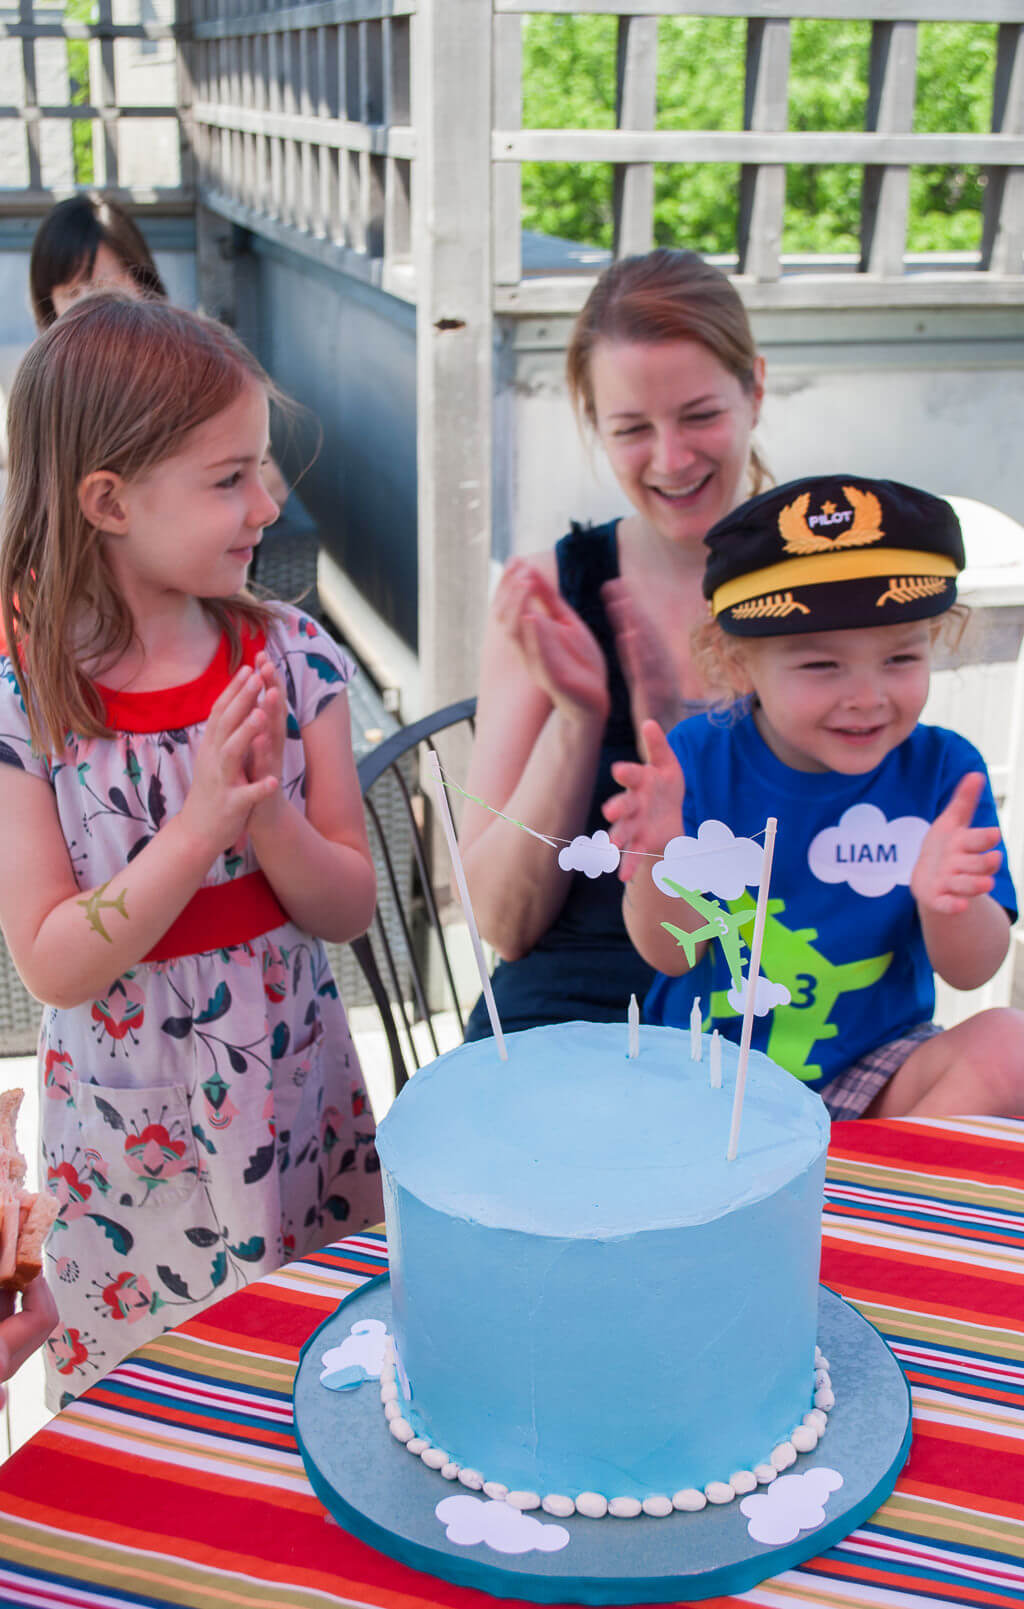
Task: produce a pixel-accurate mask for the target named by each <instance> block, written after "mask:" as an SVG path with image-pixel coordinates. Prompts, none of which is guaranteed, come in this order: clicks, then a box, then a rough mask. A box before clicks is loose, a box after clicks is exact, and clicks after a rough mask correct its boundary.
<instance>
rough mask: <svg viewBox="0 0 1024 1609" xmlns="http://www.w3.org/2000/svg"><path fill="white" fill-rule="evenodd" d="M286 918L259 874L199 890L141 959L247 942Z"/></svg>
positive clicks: (172, 958) (160, 958)
mask: <svg viewBox="0 0 1024 1609" xmlns="http://www.w3.org/2000/svg"><path fill="white" fill-rule="evenodd" d="M288 920H289V917H288V913H287V912H286V910H285V908H284V906H283V905H282V904H281V901H280V900H279V899H278V897H277V895H276V894H275V893H274V890H273V889H272V888H271V886H270V884H269V882H268V881H267V878H266V875H265V873H263V872H249V873H248V874H247V875H246V876H245V877H239V878H236V879H235V881H234V882H231V883H215V884H213V885H212V886H211V887H209V888H200V889H198V890H197V892H196V893H195V894H193V895H192V898H191V899H190V900H189V902H188V904H187V905H186V906H185V909H184V910H183V911H182V912H181V914H180V916H177V917H176V918H175V919H174V921H173V922H172V923H171V925H170V927H169V928H168V929H167V932H166V933H165V934H164V935H163V938H160V939H158V940H157V942H156V943H155V944H154V946H153V948H152V949H151V950H150V951H149V953H148V954H147V955H144V956H143V957H142V959H143V961H177V960H179V959H180V958H181V956H183V955H202V954H203V952H204V951H206V950H226V949H228V948H229V947H230V946H231V945H233V944H249V943H251V942H252V940H253V939H258V938H261V937H262V935H263V934H264V933H270V932H272V931H273V929H274V928H275V927H280V926H281V924H282V923H283V922H287V921H288Z"/></svg>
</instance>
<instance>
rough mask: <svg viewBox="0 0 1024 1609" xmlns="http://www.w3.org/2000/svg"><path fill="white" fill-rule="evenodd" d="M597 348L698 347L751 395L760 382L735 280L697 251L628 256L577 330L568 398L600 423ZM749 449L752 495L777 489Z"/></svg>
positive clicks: (594, 295)
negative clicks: (605, 344)
mask: <svg viewBox="0 0 1024 1609" xmlns="http://www.w3.org/2000/svg"><path fill="white" fill-rule="evenodd" d="M599 341H641V342H658V341H699V342H700V344H701V346H706V347H707V349H708V351H709V352H710V353H712V355H713V356H714V357H716V358H717V359H718V361H719V363H721V365H722V367H723V368H724V369H727V370H728V371H729V373H730V374H732V375H735V377H736V379H737V380H738V381H739V383H740V385H741V386H742V387H743V389H744V390H745V391H747V392H749V391H752V390H753V388H754V383H755V365H756V361H757V347H756V345H755V344H754V336H753V332H752V331H751V328H750V321H749V319H748V318H747V310H746V308H745V307H744V306H743V303H742V301H741V300H740V297H739V292H738V291H737V290H736V287H735V285H733V283H732V281H731V280H730V279H729V278H728V277H727V276H726V275H725V274H723V273H722V271H721V269H719V268H716V267H715V265H714V264H713V263H708V262H705V261H704V258H703V257H701V256H699V255H698V253H697V252H695V251H670V250H669V249H668V248H667V247H663V246H662V247H659V248H658V249H657V251H649V252H646V253H645V254H644V255H643V256H642V257H623V258H621V259H620V261H619V262H617V263H612V265H611V267H609V268H606V269H605V271H604V273H603V274H602V275H601V276H600V278H599V279H598V280H597V282H596V284H595V285H594V288H593V290H592V291H591V292H590V295H589V296H588V297H587V300H586V302H585V303H584V306H583V309H582V311H581V312H580V314H579V317H578V318H577V320H576V323H575V324H574V326H573V331H572V336H571V338H570V341H569V350H568V353H567V354H566V370H567V378H568V383H569V396H570V398H571V400H572V404H573V407H574V408H575V409H576V414H577V417H578V418H579V419H580V420H581V422H583V423H585V424H588V425H589V426H590V427H591V428H592V429H593V428H594V427H595V426H596V424H597V417H596V413H595V409H594V387H593V380H592V378H591V359H592V357H593V353H594V348H595V346H596V345H597V344H598V342H599ZM771 479H772V477H771V475H770V473H769V471H768V469H767V468H766V466H765V464H764V461H763V460H762V458H761V457H760V455H759V453H758V451H757V449H756V448H755V447H751V449H750V493H749V495H750V496H754V495H756V493H757V492H760V491H762V490H763V489H764V487H765V486H767V485H769V484H770V483H771Z"/></svg>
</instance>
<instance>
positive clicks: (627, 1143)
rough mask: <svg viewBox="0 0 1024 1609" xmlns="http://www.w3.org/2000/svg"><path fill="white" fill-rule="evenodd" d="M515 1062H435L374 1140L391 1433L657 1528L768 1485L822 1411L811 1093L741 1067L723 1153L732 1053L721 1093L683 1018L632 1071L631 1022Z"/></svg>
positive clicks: (540, 1036) (564, 1499)
mask: <svg viewBox="0 0 1024 1609" xmlns="http://www.w3.org/2000/svg"><path fill="white" fill-rule="evenodd" d="M507 1046H508V1060H507V1061H504V1062H503V1061H501V1060H500V1059H499V1056H498V1054H497V1050H496V1048H495V1046H494V1043H493V1041H490V1040H486V1041H481V1042H479V1043H475V1044H469V1045H463V1046H460V1047H459V1048H458V1049H457V1050H454V1051H452V1052H451V1053H450V1054H448V1055H446V1056H442V1057H441V1058H440V1059H439V1060H438V1061H436V1062H435V1063H433V1065H432V1066H430V1067H427V1068H424V1069H423V1070H422V1071H420V1072H418V1073H417V1074H416V1075H415V1077H414V1078H413V1079H412V1080H411V1082H410V1083H409V1084H408V1085H407V1086H406V1088H405V1089H404V1090H403V1091H402V1093H401V1095H400V1096H399V1098H398V1099H397V1101H396V1102H395V1104H394V1105H393V1107H392V1109H391V1111H390V1112H389V1113H388V1115H387V1117H386V1118H385V1120H384V1122H383V1123H382V1124H381V1126H380V1129H379V1130H378V1135H377V1148H378V1151H379V1153H380V1158H381V1163H382V1166H383V1171H384V1188H385V1205H386V1211H387V1229H388V1244H389V1250H390V1264H391V1292H392V1323H391V1325H390V1329H391V1331H392V1334H393V1339H394V1349H395V1364H396V1370H395V1379H396V1382H397V1385H396V1388H394V1390H393V1394H394V1396H395V1398H396V1400H395V1402H393V1403H392V1404H390V1405H389V1406H388V1417H389V1419H391V1420H392V1429H393V1430H394V1429H395V1425H394V1421H395V1420H396V1418H397V1419H398V1421H399V1423H400V1425H401V1426H402V1427H404V1428H403V1429H402V1431H401V1435H403V1436H406V1439H407V1440H409V1442H410V1450H413V1451H415V1450H419V1449H420V1448H422V1449H424V1451H423V1452H422V1456H423V1457H424V1459H425V1461H427V1462H431V1463H433V1466H434V1467H435V1468H439V1469H440V1468H442V1465H443V1466H444V1472H445V1473H448V1474H449V1476H451V1472H452V1471H456V1472H461V1473H459V1478H460V1479H461V1478H462V1476H463V1474H465V1475H466V1477H467V1478H466V1480H465V1482H464V1484H467V1485H470V1486H477V1485H479V1484H484V1486H485V1490H488V1489H490V1490H491V1491H492V1494H493V1495H505V1493H506V1492H507V1493H509V1494H510V1496H509V1500H510V1501H511V1500H512V1499H513V1498H515V1499H517V1500H518V1499H519V1498H520V1497H521V1498H522V1499H523V1501H522V1503H521V1505H520V1506H523V1507H528V1506H535V1504H534V1502H533V1499H534V1498H536V1499H537V1500H538V1501H540V1499H542V1498H543V1499H545V1501H544V1506H545V1508H548V1509H549V1511H550V1512H553V1513H557V1512H559V1511H560V1510H559V1507H558V1505H559V1504H562V1505H563V1511H565V1510H564V1505H566V1504H568V1506H569V1509H571V1508H572V1506H573V1505H574V1504H576V1506H577V1507H578V1508H579V1509H580V1511H581V1512H584V1513H586V1512H590V1511H591V1510H592V1511H593V1512H595V1513H599V1512H603V1510H602V1509H601V1507H600V1505H601V1504H602V1503H604V1502H605V1501H606V1500H607V1499H609V1498H614V1500H615V1501H618V1502H619V1503H620V1504H621V1505H622V1507H621V1512H623V1513H626V1512H630V1511H634V1512H635V1510H636V1507H637V1506H639V1504H640V1503H643V1504H644V1506H645V1508H646V1509H647V1512H650V1513H654V1512H667V1511H668V1510H667V1509H665V1508H664V1505H665V1504H666V1503H667V1504H668V1505H669V1507H671V1505H672V1502H673V1498H674V1497H675V1498H676V1499H677V1501H676V1502H675V1507H677V1508H683V1507H687V1506H696V1505H695V1504H694V1505H690V1504H688V1502H687V1501H686V1500H685V1499H686V1494H687V1493H693V1494H695V1496H701V1498H702V1501H703V1496H702V1494H704V1493H705V1492H706V1493H708V1494H709V1495H710V1497H711V1501H716V1500H724V1498H722V1499H718V1498H716V1496H715V1495H714V1491H715V1490H717V1489H718V1488H721V1489H722V1491H723V1492H725V1490H726V1487H728V1492H727V1495H728V1496H732V1495H735V1494H736V1493H738V1492H739V1491H743V1490H750V1489H751V1487H752V1486H753V1485H754V1484H756V1483H757V1481H759V1480H762V1481H763V1480H767V1479H769V1478H771V1477H772V1476H773V1474H774V1472H775V1471H776V1470H777V1469H778V1468H781V1467H785V1465H786V1463H787V1462H791V1461H792V1459H793V1458H795V1456H796V1452H797V1451H800V1450H810V1448H811V1447H813V1445H814V1444H815V1442H816V1440H817V1437H818V1435H819V1434H820V1433H821V1431H822V1430H823V1429H824V1413H823V1412H822V1411H821V1407H822V1406H824V1407H827V1406H829V1405H830V1392H829V1389H828V1382H827V1380H824V1379H823V1375H822V1370H821V1367H820V1365H821V1362H822V1360H821V1358H820V1355H818V1357H817V1359H816V1329H817V1315H818V1264H819V1257H820V1244H821V1206H822V1187H823V1180H824V1169H825V1150H826V1146H827V1143H828V1134H829V1122H828V1116H827V1113H826V1111H825V1108H824V1106H823V1105H822V1103H821V1101H820V1100H819V1099H818V1097H817V1096H816V1095H815V1094H813V1093H812V1092H810V1091H808V1090H807V1089H805V1088H804V1086H803V1085H802V1084H800V1083H799V1082H798V1081H797V1080H796V1079H795V1078H793V1077H791V1075H790V1074H788V1073H786V1072H784V1071H782V1070H781V1069H780V1068H778V1067H777V1066H776V1065H775V1064H774V1063H773V1062H771V1061H769V1060H768V1059H767V1057H765V1056H762V1055H759V1054H757V1053H756V1052H751V1054H750V1059H749V1064H748V1070H747V1081H746V1093H745V1100H744V1105H743V1117H742V1126H741V1130H740V1139H739V1148H738V1154H737V1156H736V1158H735V1160H734V1161H731V1162H730V1161H727V1160H726V1151H727V1146H728V1137H729V1128H730V1119H731V1115H732V1106H733V1091H734V1088H735V1071H736V1060H737V1051H736V1047H735V1046H733V1045H732V1044H730V1043H729V1042H723V1043H722V1046H721V1049H722V1053H723V1055H722V1062H723V1071H722V1084H721V1087H720V1088H713V1087H711V1080H710V1078H709V1042H708V1040H707V1039H705V1040H704V1041H703V1047H702V1049H703V1053H702V1059H701V1060H700V1061H696V1060H693V1059H691V1042H690V1036H689V1035H688V1034H685V1033H681V1032H679V1031H678V1030H675V1029H670V1028H647V1027H644V1028H641V1029H640V1034H639V1054H638V1055H637V1056H636V1057H635V1058H632V1059H630V1058H628V1057H627V1029H626V1026H625V1025H624V1024H623V1025H622V1026H621V1027H619V1026H617V1025H605V1024H591V1023H571V1024H566V1025H559V1026H555V1027H550V1028H538V1029H532V1030H530V1031H529V1032H527V1033H518V1034H512V1035H510V1036H509V1037H508V1040H507ZM823 1387H824V1390H823ZM816 1396H817V1399H818V1402H819V1407H815V1399H816ZM780 1449H782V1450H781V1451H780ZM431 1451H433V1452H434V1454H435V1456H434V1458H433V1459H431V1458H430V1457H429V1456H428V1455H429V1452H431ZM758 1471H761V1473H760V1474H759V1473H758ZM734 1477H735V1478H734ZM730 1482H732V1485H731V1486H729V1483H730ZM577 1499H581V1501H580V1502H579V1503H577ZM549 1500H550V1501H549ZM649 1503H650V1504H652V1505H656V1504H660V1505H662V1507H661V1508H660V1509H659V1508H657V1507H655V1506H651V1507H648V1504H649ZM612 1512H618V1511H617V1510H616V1509H614V1508H613V1510H612Z"/></svg>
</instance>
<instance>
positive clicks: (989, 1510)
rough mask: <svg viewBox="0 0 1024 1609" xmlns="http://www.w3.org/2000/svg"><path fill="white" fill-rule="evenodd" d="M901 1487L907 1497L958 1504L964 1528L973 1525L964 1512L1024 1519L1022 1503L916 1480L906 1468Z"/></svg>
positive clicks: (961, 1523) (929, 1501)
mask: <svg viewBox="0 0 1024 1609" xmlns="http://www.w3.org/2000/svg"><path fill="white" fill-rule="evenodd" d="M899 1489H900V1492H902V1493H903V1495H904V1496H905V1497H920V1498H923V1499H924V1500H925V1502H928V1503H947V1504H958V1505H959V1507H960V1509H961V1511H962V1513H961V1516H960V1518H959V1520H958V1524H959V1525H960V1526H961V1528H962V1529H964V1530H970V1529H971V1527H970V1525H969V1524H968V1523H967V1522H965V1521H964V1519H963V1513H967V1514H974V1513H977V1514H980V1515H981V1516H982V1518H985V1517H987V1516H988V1515H992V1516H994V1517H995V1518H996V1519H1000V1520H1024V1506H1022V1505H1021V1504H1020V1503H1006V1502H1003V1500H1002V1499H1001V1498H998V1497H988V1496H979V1495H978V1494H977V1493H973V1492H960V1491H955V1490H954V1489H953V1488H952V1487H950V1486H933V1485H932V1484H931V1483H930V1482H929V1481H917V1480H914V1478H913V1476H911V1475H908V1474H907V1473H906V1470H904V1472H903V1474H902V1475H901V1476H900V1485H899ZM981 1505H984V1506H983V1507H982V1506H981ZM883 1518H884V1516H883ZM879 1523H881V1522H879ZM924 1540H926V1541H928V1542H931V1541H932V1540H933V1539H932V1537H931V1536H930V1535H926V1536H925V1538H924Z"/></svg>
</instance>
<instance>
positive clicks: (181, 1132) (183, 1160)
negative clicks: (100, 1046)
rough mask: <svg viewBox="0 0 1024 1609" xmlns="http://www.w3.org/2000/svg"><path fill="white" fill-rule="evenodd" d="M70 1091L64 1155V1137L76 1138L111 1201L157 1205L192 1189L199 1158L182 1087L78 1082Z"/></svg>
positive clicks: (100, 1188) (93, 1179)
mask: <svg viewBox="0 0 1024 1609" xmlns="http://www.w3.org/2000/svg"><path fill="white" fill-rule="evenodd" d="M72 1095H73V1105H72V1106H71V1107H70V1108H69V1109H68V1110H67V1114H66V1117H65V1119H64V1121H65V1123H66V1124H67V1125H68V1127H70V1128H72V1129H73V1133H71V1134H68V1133H66V1134H65V1140H64V1150H65V1155H68V1154H69V1151H70V1147H69V1144H68V1141H70V1140H74V1141H76V1142H77V1145H78V1146H79V1147H81V1151H82V1153H83V1157H82V1161H83V1163H84V1164H85V1166H86V1167H87V1168H88V1171H89V1175H90V1181H91V1184H92V1186H93V1189H94V1191H98V1192H99V1194H100V1195H101V1196H104V1197H105V1198H106V1199H107V1200H108V1201H109V1203H110V1205H111V1206H115V1205H116V1206H120V1207H132V1208H141V1207H144V1208H149V1209H151V1210H152V1209H157V1210H158V1209H159V1208H160V1207H161V1206H167V1205H169V1204H170V1203H171V1202H180V1201H185V1200H186V1199H187V1198H188V1197H189V1196H191V1195H192V1194H193V1193H194V1191H195V1189H196V1187H197V1184H198V1178H199V1158H198V1153H197V1150H196V1141H195V1136H194V1134H193V1132H192V1116H191V1110H190V1107H189V1101H188V1094H187V1092H186V1091H185V1090H184V1089H182V1088H181V1087H180V1086H174V1085H168V1086H166V1087H158V1088H155V1089H108V1088H106V1087H104V1086H103V1085H99V1084H86V1083H78V1084H76V1085H75V1086H74V1088H73V1090H72ZM49 1138H51V1136H48V1139H49Z"/></svg>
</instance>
